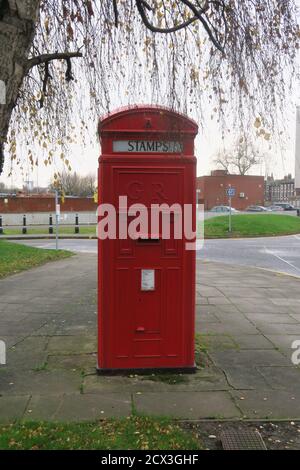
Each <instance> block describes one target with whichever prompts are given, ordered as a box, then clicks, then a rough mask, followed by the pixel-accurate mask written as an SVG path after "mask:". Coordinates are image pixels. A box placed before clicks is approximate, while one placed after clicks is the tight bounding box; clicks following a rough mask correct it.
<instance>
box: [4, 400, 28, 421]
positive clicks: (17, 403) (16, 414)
mask: <svg viewBox="0 0 300 470" xmlns="http://www.w3.org/2000/svg"><path fill="white" fill-rule="evenodd" d="M29 401H30V396H29V395H27V396H26V395H22V396H1V395H0V424H12V423H14V422H16V421H19V420H20V419H21V418H22V417H23V415H24V413H25V410H26V408H27V406H28V403H29Z"/></svg>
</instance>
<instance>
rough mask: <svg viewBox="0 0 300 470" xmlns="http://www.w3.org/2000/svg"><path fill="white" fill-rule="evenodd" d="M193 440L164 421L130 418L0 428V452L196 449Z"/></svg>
mask: <svg viewBox="0 0 300 470" xmlns="http://www.w3.org/2000/svg"><path fill="white" fill-rule="evenodd" d="M200 448H201V447H200V443H199V441H198V439H197V437H196V436H195V435H194V434H192V433H188V432H186V431H183V430H182V429H181V428H180V427H179V426H177V425H176V424H174V423H173V422H172V421H171V420H169V419H167V418H147V417H137V416H131V417H130V418H124V419H119V420H116V419H107V420H103V421H100V422H99V423H82V424H72V423H66V424H52V423H26V424H21V423H19V424H12V425H9V426H3V427H0V450H6V449H10V450H31V449H34V450H46V449H49V450H56V449H57V450H62V449H87V450H89V449H101V450H119V449H120V450H129V449H141V450H148V449H149V450H171V449H175V450H176V449H180V450H197V449H200Z"/></svg>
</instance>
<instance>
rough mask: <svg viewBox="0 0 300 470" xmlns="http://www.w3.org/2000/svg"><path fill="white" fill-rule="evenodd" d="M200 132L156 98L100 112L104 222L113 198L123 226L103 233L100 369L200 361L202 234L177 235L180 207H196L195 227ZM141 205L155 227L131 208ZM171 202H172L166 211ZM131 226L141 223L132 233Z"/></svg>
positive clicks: (191, 367)
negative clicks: (198, 246)
mask: <svg viewBox="0 0 300 470" xmlns="http://www.w3.org/2000/svg"><path fill="white" fill-rule="evenodd" d="M197 132H198V126H197V124H196V123H195V122H194V121H192V120H190V119H189V118H188V117H186V116H185V115H182V114H178V113H175V112H174V111H172V110H170V109H168V108H163V107H159V106H134V107H130V108H126V109H122V110H118V111H116V112H113V113H111V114H109V115H108V116H106V117H105V118H104V119H102V120H100V123H99V134H100V140H101V147H102V154H101V157H100V159H99V182H98V188H99V207H102V208H103V209H102V211H103V213H102V212H101V215H100V216H99V222H101V221H102V223H103V222H104V218H105V217H106V216H107V214H108V213H109V217H110V219H106V221H107V220H111V222H113V219H114V215H113V212H114V211H113V209H114V208H115V214H116V215H115V218H116V229H115V230H111V236H110V237H108V238H106V239H104V238H105V236H103V235H100V234H99V235H100V237H101V238H102V239H101V238H100V239H99V247H98V248H99V251H98V256H99V259H98V275H99V281H98V282H99V300H98V305H99V322H98V339H99V344H98V346H99V350H98V371H99V372H104V373H105V372H110V371H116V370H119V371H124V370H131V369H134V370H145V369H182V370H183V369H184V370H185V369H187V370H194V368H195V364H194V326H195V325H194V317H195V263H196V259H195V250H194V249H188V243H190V242H191V241H195V234H194V235H193V236H192V237H193V240H191V237H190V236H187V235H186V233H185V231H184V230H182V232H183V234H182V236H181V238H180V234H178V232H177V233H176V235H175V228H174V227H175V222H176V223H177V225H176V227H178V226H179V225H180V223H181V220H182V227H183V224H184V220H183V219H184V218H186V216H185V215H184V214H180V208H181V209H182V212H183V210H184V208H185V207H189V208H192V209H191V213H192V225H193V230H194V231H195V225H196V220H195V215H196V158H195V156H194V139H195V136H196V135H197ZM107 205H109V207H111V211H110V210H108V208H107V207H108V206H107ZM141 205H142V206H143V207H142V209H143V208H144V209H143V210H144V211H145V210H146V211H147V216H145V217H146V221H147V222H148V227H147V226H146V227H145V225H147V224H146V223H144V224H143V227H142V228H141V225H142V224H139V225H137V220H136V218H135V217H133V214H134V213H135V215H141V212H143V210H142V209H141V211H140V212H138V209H139V207H140V206H141ZM154 207H155V208H156V209H155V210H156V211H157V207H159V211H158V212H159V214H158V219H157V218H156V219H155V220H156V222H157V220H158V224H157V223H156V226H155V227H154V228H153V227H152V219H151V217H152V216H151V213H152V212H153V208H154ZM132 208H133V209H132ZM168 208H172V209H174V210H170V211H169V213H168V214H167V212H168ZM151 210H152V212H151ZM156 215H157V214H156ZM145 217H144V221H145ZM164 218H166V219H168V220H167V222H168V223H169V228H170V233H169V236H168V233H167V234H165V233H164V227H163V220H164ZM181 218H182V219H181ZM131 224H132V225H131ZM153 224H154V223H153ZM154 225H155V224H154ZM132 226H133V227H135V228H136V229H137V230H136V232H138V233H135V235H134V236H132V235H128V234H127V236H126V232H127V228H128V232H130V234H131V232H132V231H133V230H132ZM124 227H125V229H126V230H124ZM121 228H122V230H121ZM166 231H167V230H166ZM121 232H122V233H121ZM165 235H167V236H165Z"/></svg>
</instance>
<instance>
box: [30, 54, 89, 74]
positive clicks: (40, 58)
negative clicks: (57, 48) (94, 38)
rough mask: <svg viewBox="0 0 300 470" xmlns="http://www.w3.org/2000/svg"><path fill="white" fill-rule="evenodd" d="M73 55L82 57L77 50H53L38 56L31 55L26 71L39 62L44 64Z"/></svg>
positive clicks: (70, 57)
mask: <svg viewBox="0 0 300 470" xmlns="http://www.w3.org/2000/svg"><path fill="white" fill-rule="evenodd" d="M73 57H82V53H81V52H79V51H77V52H55V53H54V54H42V55H39V56H35V57H32V58H31V59H29V60H28V61H27V64H26V70H27V72H28V71H29V70H30V69H31V68H32V67H35V66H37V65H40V64H45V63H46V62H50V61H52V60H61V59H65V60H68V59H72V58H73Z"/></svg>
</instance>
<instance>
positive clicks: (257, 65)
mask: <svg viewBox="0 0 300 470" xmlns="http://www.w3.org/2000/svg"><path fill="white" fill-rule="evenodd" d="M27 1H29V2H30V0H27ZM8 3H9V2H6V1H4V0H0V21H1V8H2V6H3V5H4V4H5V5H6V7H8ZM38 3H39V5H40V14H39V20H38V23H37V24H36V33H35V37H34V40H33V44H32V47H31V51H30V56H29V60H28V61H26V65H25V67H24V75H25V78H24V81H23V85H22V87H21V89H20V92H19V95H18V98H17V100H16V103H14V104H16V106H15V109H14V113H13V116H12V120H11V126H10V134H9V137H8V145H7V150H8V153H9V155H10V157H11V158H12V159H13V160H14V161H16V163H17V164H20V166H22V158H23V155H22V156H20V154H18V152H17V145H16V143H17V137H18V138H19V137H20V136H21V135H23V136H24V137H25V139H26V140H27V142H28V146H27V152H28V154H27V156H26V158H27V159H28V160H29V162H30V163H31V164H32V165H35V164H38V158H37V154H38V153H39V152H37V145H38V146H39V147H40V148H41V149H42V150H43V155H44V157H43V160H44V163H45V164H46V165H48V164H51V163H52V162H53V160H54V159H55V158H56V156H57V155H59V156H60V158H61V160H62V161H63V162H64V164H65V167H66V168H70V167H71V165H70V158H69V157H68V155H67V147H68V146H69V145H70V144H72V143H74V141H76V140H77V141H83V140H84V139H85V138H86V136H87V132H88V130H89V129H91V128H92V129H93V132H95V129H96V120H97V117H98V116H99V114H101V113H103V112H109V111H110V110H111V109H112V108H114V107H116V106H118V105H119V104H120V105H123V104H124V105H128V104H134V103H136V102H144V101H145V100H146V101H148V102H152V103H159V104H163V105H167V106H170V107H172V108H174V109H176V110H178V111H182V112H186V113H189V114H191V115H193V116H195V117H197V118H198V120H199V121H200V123H201V120H202V118H203V117H204V116H206V117H207V114H209V115H211V117H213V116H214V115H215V116H217V118H218V121H219V122H220V125H222V126H223V129H226V128H227V129H230V128H232V126H236V127H237V128H238V129H239V132H241V131H242V129H243V128H244V129H249V127H250V126H251V127H253V123H254V122H255V123H257V122H258V121H257V120H259V126H258V127H259V128H258V127H257V135H258V136H260V137H262V138H267V139H268V138H269V137H266V136H269V132H270V130H273V129H274V128H276V117H277V116H278V112H279V110H280V109H282V107H283V103H284V101H285V99H286V97H287V94H288V93H290V91H291V87H292V82H293V77H295V73H296V72H295V57H296V52H297V49H298V47H299V26H298V24H297V18H296V5H295V0H245V1H241V0H207V1H206V0H202V1H201V0H101V1H92V0H41V1H40V2H38ZM1 5H2V6H1ZM3 12H4V10H2V13H3ZM3 15H4V13H3V14H2V17H3ZM208 110H209V111H208ZM232 112H233V116H234V121H230V122H228V119H227V116H228V115H229V114H231V113H232ZM91 125H92V127H91Z"/></svg>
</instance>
